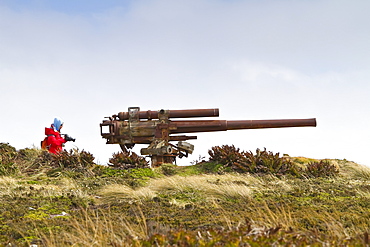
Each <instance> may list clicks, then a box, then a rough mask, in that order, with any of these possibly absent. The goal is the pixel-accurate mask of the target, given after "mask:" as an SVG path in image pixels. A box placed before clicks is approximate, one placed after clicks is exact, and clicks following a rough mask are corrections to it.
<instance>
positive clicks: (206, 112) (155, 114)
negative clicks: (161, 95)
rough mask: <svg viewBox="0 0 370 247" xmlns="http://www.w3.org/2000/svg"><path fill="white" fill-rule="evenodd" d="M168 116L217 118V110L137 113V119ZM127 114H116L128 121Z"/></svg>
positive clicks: (120, 118)
mask: <svg viewBox="0 0 370 247" xmlns="http://www.w3.org/2000/svg"><path fill="white" fill-rule="evenodd" d="M164 112H165V113H166V114H168V118H192V117H218V116H219V109H218V108H211V109H189V110H166V111H165V110H159V111H150V110H149V111H139V112H138V113H137V114H138V118H139V119H149V120H150V119H158V118H159V114H161V113H164ZM129 117H130V115H129V112H120V113H118V118H119V120H128V119H129Z"/></svg>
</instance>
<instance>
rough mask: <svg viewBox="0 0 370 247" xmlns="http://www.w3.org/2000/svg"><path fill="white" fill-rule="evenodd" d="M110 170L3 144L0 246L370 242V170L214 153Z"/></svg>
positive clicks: (80, 156)
mask: <svg viewBox="0 0 370 247" xmlns="http://www.w3.org/2000/svg"><path fill="white" fill-rule="evenodd" d="M209 155H210V158H209V160H208V161H202V162H194V164H193V165H190V166H175V165H171V164H163V165H162V166H161V167H158V168H153V169H152V168H150V167H149V165H148V163H147V162H146V161H145V159H144V158H143V157H140V156H138V155H137V154H134V153H128V154H127V153H126V154H124V153H117V154H113V155H112V158H111V159H110V161H109V164H108V165H107V166H102V165H97V164H95V163H94V157H93V155H92V154H90V153H89V152H86V151H84V150H82V151H81V150H70V151H68V152H67V151H64V152H63V153H61V154H60V155H51V154H49V153H47V152H45V151H43V150H39V149H22V150H16V149H15V148H14V147H12V146H11V145H9V144H6V143H0V203H1V207H2V210H1V211H0V246H30V245H31V244H34V245H37V246H370V237H369V233H370V168H368V167H364V166H360V165H358V164H355V163H353V162H350V161H347V160H316V159H310V158H304V157H289V156H288V155H283V156H281V155H280V154H278V153H273V152H269V151H266V150H265V149H264V150H256V152H255V153H253V152H251V151H248V152H245V151H241V150H240V149H238V148H236V147H234V146H221V147H212V148H211V149H210V150H209Z"/></svg>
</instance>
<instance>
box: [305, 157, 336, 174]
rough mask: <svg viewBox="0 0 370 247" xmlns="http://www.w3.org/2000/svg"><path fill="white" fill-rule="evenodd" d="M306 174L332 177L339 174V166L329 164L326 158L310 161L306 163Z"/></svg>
mask: <svg viewBox="0 0 370 247" xmlns="http://www.w3.org/2000/svg"><path fill="white" fill-rule="evenodd" d="M305 171H306V174H307V176H308V177H314V178H317V177H334V176H336V175H338V174H339V168H338V167H337V166H336V165H334V164H331V163H330V162H329V161H328V160H321V161H319V162H310V163H308V164H307V165H306V170H305Z"/></svg>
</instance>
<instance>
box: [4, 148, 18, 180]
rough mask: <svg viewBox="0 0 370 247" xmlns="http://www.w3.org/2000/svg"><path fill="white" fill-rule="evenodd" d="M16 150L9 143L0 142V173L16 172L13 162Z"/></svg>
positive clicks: (7, 174) (11, 173)
mask: <svg viewBox="0 0 370 247" xmlns="http://www.w3.org/2000/svg"><path fill="white" fill-rule="evenodd" d="M16 157H17V150H16V149H15V148H14V147H12V146H11V145H9V143H0V175H5V176H9V175H14V174H16V173H17V172H18V167H17V166H16V164H15V160H16Z"/></svg>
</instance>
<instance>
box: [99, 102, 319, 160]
mask: <svg viewBox="0 0 370 247" xmlns="http://www.w3.org/2000/svg"><path fill="white" fill-rule="evenodd" d="M218 115H219V110H218V109H217V108H213V109H191V110H159V111H140V108H139V107H130V108H129V109H128V111H127V112H120V113H118V114H117V115H113V116H112V117H109V120H104V121H103V122H102V123H101V124H100V128H101V135H102V137H103V138H105V139H107V144H119V145H120V146H121V148H122V150H123V151H125V150H126V148H132V147H133V146H134V145H135V144H149V146H148V147H147V148H143V149H142V150H141V153H142V154H143V155H149V156H150V157H151V159H152V166H158V165H159V164H161V163H173V162H175V160H176V159H175V158H176V157H180V158H181V157H187V156H188V154H191V153H192V152H193V148H194V146H193V145H192V144H190V143H187V142H184V141H186V140H191V139H197V137H196V136H186V135H177V134H185V133H195V132H213V131H227V130H240V129H265V128H287V127H315V126H316V119H315V118H308V119H272V120H231V121H229V120H170V118H193V117H216V116H218ZM174 134H176V135H174ZM173 141H178V142H179V143H178V144H177V145H174V144H172V143H170V142H173Z"/></svg>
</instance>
